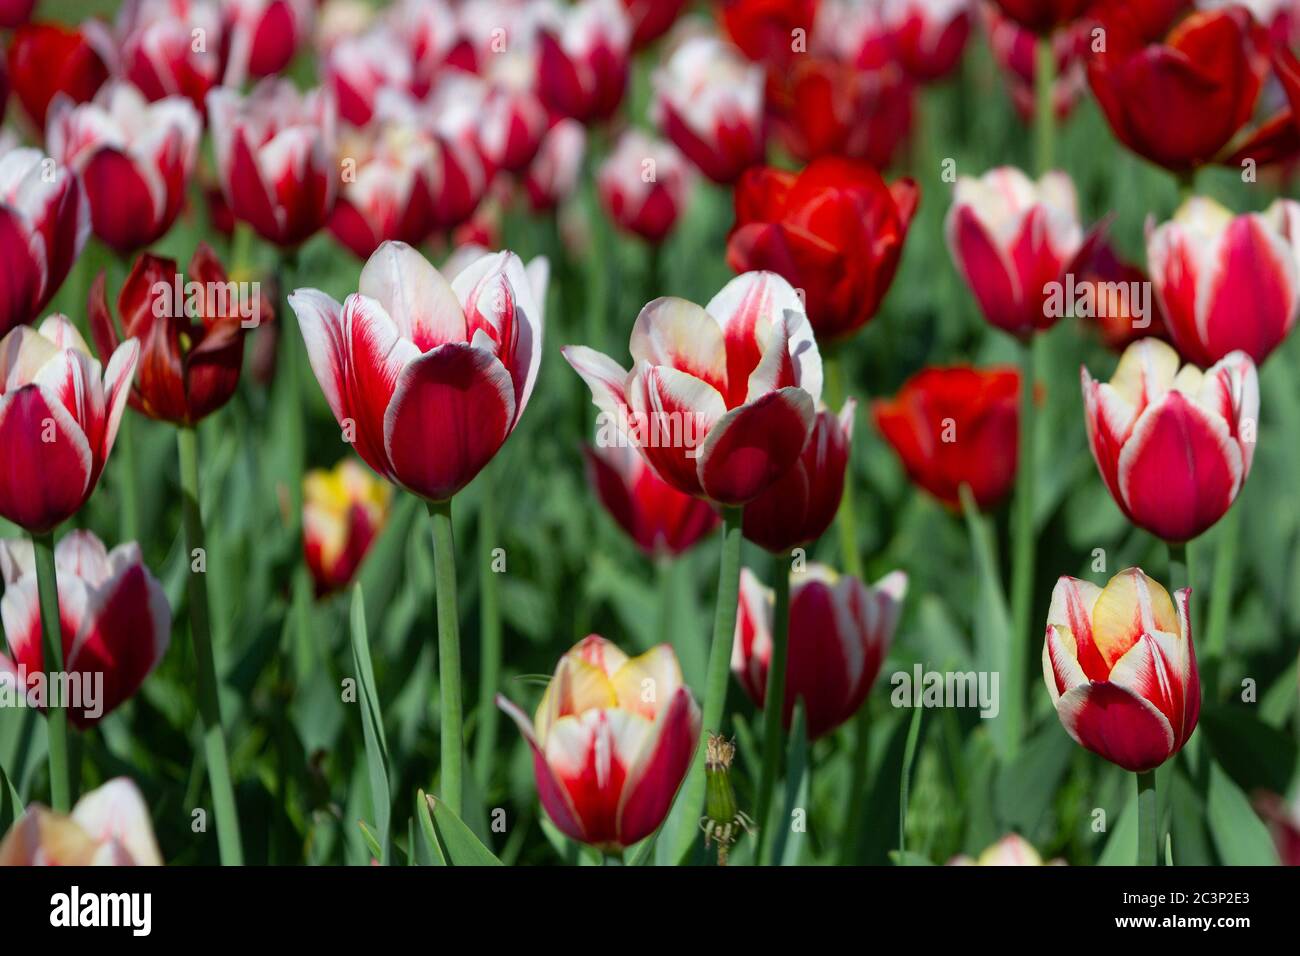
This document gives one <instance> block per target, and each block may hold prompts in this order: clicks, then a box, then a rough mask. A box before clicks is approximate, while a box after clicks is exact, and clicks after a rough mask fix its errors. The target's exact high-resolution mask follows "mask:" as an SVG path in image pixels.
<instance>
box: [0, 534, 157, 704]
mask: <svg viewBox="0 0 1300 956" xmlns="http://www.w3.org/2000/svg"><path fill="white" fill-rule="evenodd" d="M54 565H55V574H56V577H57V578H58V590H59V616H60V618H61V620H62V635H63V670H64V672H65V673H66V674H67V675H69V677H70V678H72V679H73V680H75V681H76V683H77V685H78V686H79V687H80V688H81V700H79V701H73V703H72V704H71V705H70V706H66V710H67V712H68V719H69V720H70V721H72V723H73V724H74V725H76V726H77V727H80V728H82V729H85V728H86V727H92V726H94V725H95V724H97V723H99V721H101V720H102V719H103V718H104V717H106V716H108V715H109V714H110V713H112V712H113V711H114V710H116V709H117V708H118V707H119V706H121V705H122V704H123V703H125V702H126V701H127V700H129V699H130V698H131V697H133V696H134V695H135V693H136V691H138V690H139V689H140V685H142V684H143V683H144V680H145V678H146V677H148V676H149V674H150V672H152V671H153V669H154V668H155V667H157V666H158V662H159V661H161V660H162V657H163V654H165V653H166V652H167V645H168V643H170V641H171V622H172V612H171V607H170V605H168V603H167V595H166V594H164V593H163V589H162V585H161V584H159V583H158V580H157V579H156V578H155V577H154V576H153V575H152V574H150V573H149V569H148V568H146V567H145V566H144V562H143V560H142V558H141V557H140V546H139V545H138V544H136V543H135V542H131V543H130V544H121V545H118V546H117V547H116V548H114V549H113V550H112V551H111V552H110V551H108V550H107V549H106V548H105V547H104V545H103V542H101V541H100V540H99V539H98V538H97V537H95V536H94V535H93V534H92V533H91V532H89V531H71V532H69V533H68V534H66V535H64V537H63V538H62V539H61V540H60V541H59V543H58V546H57V547H56V548H55V549H54ZM0 571H2V572H3V574H4V581H5V593H4V598H3V599H0V616H3V619H4V626H5V637H6V639H7V640H8V642H9V653H10V655H11V656H10V657H5V656H4V655H3V654H0V680H3V679H12V680H14V681H15V682H16V684H15V687H16V688H17V691H18V692H19V693H23V692H24V691H25V693H26V694H27V697H28V699H29V700H33V699H34V698H35V699H36V700H37V702H38V703H40V704H41V706H42V708H44V706H45V704H46V701H45V700H41V699H39V698H40V697H41V696H43V694H44V693H49V692H50V690H51V688H52V686H53V685H52V684H51V683H50V678H49V677H48V675H46V674H45V656H44V646H43V645H42V643H41V605H40V598H39V595H38V594H37V587H36V556H35V553H34V552H33V549H32V543H31V541H30V539H27V538H17V539H10V540H6V541H0ZM58 703H60V704H63V705H67V701H59V702H58Z"/></svg>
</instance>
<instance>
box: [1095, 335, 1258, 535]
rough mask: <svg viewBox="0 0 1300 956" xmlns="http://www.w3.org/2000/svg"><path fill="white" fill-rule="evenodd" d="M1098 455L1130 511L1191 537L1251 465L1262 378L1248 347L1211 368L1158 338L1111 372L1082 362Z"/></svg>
mask: <svg viewBox="0 0 1300 956" xmlns="http://www.w3.org/2000/svg"><path fill="white" fill-rule="evenodd" d="M1082 378H1083V400H1084V415H1085V421H1086V423H1087V426H1088V440H1089V443H1090V444H1091V446H1092V456H1093V458H1094V459H1096V462H1097V467H1098V468H1099V469H1100V470H1101V477H1102V480H1103V481H1105V482H1106V487H1107V489H1109V491H1110V494H1111V497H1112V498H1114V499H1115V503H1116V504H1117V505H1119V507H1120V509H1121V510H1122V511H1123V512H1124V514H1125V515H1127V516H1128V519H1129V520H1130V521H1132V522H1133V523H1134V524H1136V525H1138V526H1139V527H1141V528H1145V529H1146V530H1147V531H1150V532H1151V533H1152V534H1154V535H1155V536H1156V537H1158V538H1163V539H1165V540H1166V541H1171V542H1175V543H1179V542H1184V541H1189V540H1191V539H1192V538H1195V537H1196V536H1197V535H1199V534H1200V533H1201V532H1203V531H1205V530H1206V529H1207V528H1209V527H1211V526H1212V525H1213V524H1214V523H1215V522H1217V521H1218V520H1219V519H1220V518H1222V517H1223V516H1224V514H1226V513H1227V511H1228V509H1229V508H1230V507H1232V502H1233V501H1234V500H1235V499H1236V497H1237V493H1238V492H1239V491H1241V486H1242V485H1243V484H1244V483H1245V481H1246V476H1247V475H1248V474H1249V473H1250V466H1251V462H1252V460H1253V459H1254V456H1255V438H1256V434H1257V431H1258V428H1259V379H1258V376H1257V374H1256V372H1255V363H1254V362H1252V361H1251V359H1250V356H1249V355H1247V354H1246V353H1245V352H1232V353H1230V354H1228V355H1226V356H1225V357H1224V358H1223V359H1222V360H1220V361H1219V362H1218V363H1216V364H1215V365H1214V366H1213V367H1211V368H1210V369H1208V370H1207V371H1205V372H1202V371H1201V370H1200V369H1198V368H1196V366H1194V365H1185V366H1183V367H1182V368H1181V369H1179V359H1178V353H1177V352H1175V351H1174V350H1173V348H1171V347H1170V346H1169V345H1168V344H1166V343H1165V342H1162V341H1160V340H1158V339H1143V340H1142V341H1140V342H1136V343H1134V344H1133V345H1130V346H1129V347H1128V350H1127V351H1125V353H1124V354H1123V356H1121V357H1120V360H1119V367H1118V368H1116V369H1115V374H1114V376H1113V377H1112V378H1111V380H1110V381H1109V382H1098V381H1095V380H1094V379H1093V377H1092V376H1091V375H1089V374H1088V370H1087V369H1086V368H1084V369H1083V370H1082Z"/></svg>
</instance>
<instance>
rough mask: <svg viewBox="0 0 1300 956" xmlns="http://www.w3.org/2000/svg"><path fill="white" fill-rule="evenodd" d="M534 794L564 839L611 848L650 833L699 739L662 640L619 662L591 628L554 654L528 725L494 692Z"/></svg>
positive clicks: (691, 704)
mask: <svg viewBox="0 0 1300 956" xmlns="http://www.w3.org/2000/svg"><path fill="white" fill-rule="evenodd" d="M497 704H498V706H500V707H501V709H502V710H503V711H505V712H506V713H507V714H509V715H510V717H512V718H513V719H514V721H515V723H516V724H517V725H518V726H519V731H520V733H522V734H523V736H524V739H525V740H526V741H527V742H528V745H529V747H530V748H531V750H532V754H533V773H534V775H535V776H536V779H537V792H538V796H539V798H540V799H541V801H542V806H543V807H544V808H545V809H546V813H547V815H548V816H549V817H550V818H551V821H552V822H553V823H554V824H555V825H556V827H558V828H559V829H560V830H561V831H562V832H563V833H564V834H565V835H566V836H569V837H571V838H573V839H575V840H578V841H580V842H582V843H587V844H590V845H591V846H595V847H599V848H600V849H602V850H605V851H607V852H620V851H622V850H623V849H624V848H626V847H628V846H631V845H632V844H633V843H636V842H638V841H639V840H642V839H644V838H645V837H647V836H649V835H650V834H651V833H653V832H654V830H655V828H656V827H658V826H659V824H660V823H662V822H663V820H664V818H665V817H666V816H667V815H668V810H669V808H670V807H671V806H672V802H673V797H674V796H676V794H677V788H678V787H679V786H680V785H681V782H682V780H683V779H684V778H685V776H686V771H687V769H689V767H690V763H691V758H692V756H693V755H694V753H695V747H696V744H697V743H698V742H699V737H700V710H699V707H698V706H697V705H696V703H695V698H694V697H692V696H691V692H690V690H689V689H688V688H687V687H686V686H685V685H684V684H683V683H682V674H681V668H680V667H678V665H677V657H676V655H674V654H673V651H672V648H670V647H669V646H668V645H667V644H661V645H659V646H658V647H656V648H654V649H652V650H650V651H648V652H647V653H645V654H642V655H641V656H640V657H634V658H629V657H628V656H627V655H626V654H624V653H623V652H622V651H621V650H619V649H618V648H617V647H615V646H614V645H613V644H611V643H610V642H609V641H607V640H605V639H604V638H603V637H600V636H598V635H596V634H592V635H590V636H588V637H586V638H584V639H583V640H582V641H580V642H579V643H578V644H576V645H574V647H573V648H571V649H570V650H569V651H568V653H566V654H565V655H564V656H563V657H562V658H560V663H559V664H558V665H557V666H556V668H555V676H554V677H553V678H552V679H551V682H550V684H549V685H548V686H547V688H546V693H545V695H544V696H543V697H542V702H541V704H540V705H539V706H538V708H537V714H536V717H535V718H534V720H533V721H529V720H528V717H527V716H526V715H525V714H524V713H523V711H521V710H520V709H519V708H518V707H516V706H515V705H514V704H513V703H511V702H510V701H508V700H506V699H505V698H504V697H502V696H500V695H497Z"/></svg>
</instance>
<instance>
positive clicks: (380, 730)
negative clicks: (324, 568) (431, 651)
mask: <svg viewBox="0 0 1300 956" xmlns="http://www.w3.org/2000/svg"><path fill="white" fill-rule="evenodd" d="M352 665H353V670H354V671H355V675H356V681H357V694H358V703H359V704H360V705H361V733H362V737H363V739H364V741H365V748H366V768H367V771H368V773H369V777H370V800H371V804H372V806H373V809H374V813H375V827H376V829H377V830H378V831H379V832H378V836H377V839H378V841H379V848H380V850H381V851H382V852H381V853H379V854H378V856H379V861H380V862H381V863H383V864H384V865H385V866H386V865H388V863H389V857H390V854H391V852H392V836H391V834H390V832H389V830H390V818H391V815H392V795H391V792H390V790H389V782H388V741H387V739H386V738H385V736H384V720H383V715H382V714H381V712H380V709H379V695H378V694H377V693H376V692H375V675H374V671H373V670H372V668H371V665H370V643H369V640H368V639H367V637H366V604H365V598H364V597H363V596H362V593H361V585H359V584H358V585H356V586H355V587H353V589H352ZM366 832H367V835H368V834H369V831H366Z"/></svg>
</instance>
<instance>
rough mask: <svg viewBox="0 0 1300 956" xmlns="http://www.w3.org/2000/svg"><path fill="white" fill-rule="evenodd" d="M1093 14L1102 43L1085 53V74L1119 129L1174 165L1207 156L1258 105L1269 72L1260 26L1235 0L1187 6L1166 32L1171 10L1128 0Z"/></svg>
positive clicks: (1140, 150) (1133, 144) (1138, 148)
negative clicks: (1149, 10) (1135, 5)
mask: <svg viewBox="0 0 1300 956" xmlns="http://www.w3.org/2000/svg"><path fill="white" fill-rule="evenodd" d="M1167 6H1171V7H1172V6H1181V5H1174V4H1169V5H1167ZM1162 12H1163V11H1162ZM1098 16H1099V23H1100V28H1101V29H1103V30H1105V33H1106V45H1105V49H1104V50H1102V51H1100V52H1096V53H1093V54H1092V56H1091V57H1090V59H1089V62H1088V80H1089V82H1090V83H1091V85H1092V91H1093V93H1094V95H1095V96H1096V97H1097V102H1098V104H1099V105H1100V106H1101V109H1102V112H1103V113H1105V114H1106V119H1107V120H1108V121H1109V122H1110V127H1111V130H1112V131H1113V132H1114V133H1115V136H1116V138H1118V139H1119V140H1120V142H1122V143H1123V144H1124V145H1125V146H1127V147H1128V148H1129V149H1131V150H1133V151H1134V152H1135V153H1137V154H1138V155H1140V156H1143V157H1145V158H1146V159H1149V160H1150V161H1151V162H1153V163H1156V164H1157V165H1159V166H1163V167H1165V168H1166V169H1168V170H1171V171H1173V172H1175V173H1187V172H1190V171H1191V170H1194V169H1196V168H1197V167H1198V166H1202V165H1204V164H1206V163H1209V162H1212V161H1213V160H1214V159H1215V158H1216V157H1217V156H1218V155H1219V154H1220V153H1221V152H1222V151H1223V149H1224V147H1226V146H1227V145H1228V144H1229V142H1230V141H1231V140H1232V139H1233V137H1234V136H1235V135H1236V134H1237V133H1238V132H1239V131H1240V130H1241V129H1242V128H1243V127H1244V126H1245V125H1246V124H1247V123H1248V122H1249V120H1250V118H1251V116H1252V115H1253V113H1254V111H1255V103H1256V101H1257V100H1258V98H1259V93H1260V90H1261V89H1262V87H1263V83H1264V79H1265V76H1266V75H1267V72H1268V58H1267V45H1268V41H1267V35H1266V32H1265V30H1264V28H1263V27H1261V26H1260V25H1259V24H1258V23H1256V22H1254V20H1253V19H1252V18H1251V16H1250V14H1249V12H1247V11H1246V10H1245V9H1243V8H1241V7H1238V6H1233V7H1226V8H1224V9H1221V10H1207V11H1196V12H1193V13H1191V14H1190V15H1188V16H1187V17H1185V18H1184V19H1182V20H1181V21H1180V22H1178V23H1177V25H1175V26H1174V27H1173V29H1172V30H1171V31H1170V32H1168V34H1167V35H1166V29H1167V28H1168V26H1169V24H1168V23H1167V22H1166V21H1167V20H1168V19H1169V18H1168V17H1155V16H1150V15H1147V16H1143V11H1142V10H1140V9H1138V10H1131V9H1129V5H1126V4H1111V5H1104V6H1103V7H1102V8H1101V9H1100V12H1099V14H1098ZM1142 21H1145V22H1142Z"/></svg>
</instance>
